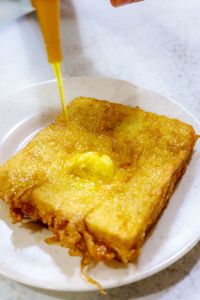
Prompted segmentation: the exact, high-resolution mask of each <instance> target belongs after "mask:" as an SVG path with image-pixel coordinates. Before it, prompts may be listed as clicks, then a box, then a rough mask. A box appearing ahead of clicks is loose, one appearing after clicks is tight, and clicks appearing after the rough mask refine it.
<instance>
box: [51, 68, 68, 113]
mask: <svg viewBox="0 0 200 300" xmlns="http://www.w3.org/2000/svg"><path fill="white" fill-rule="evenodd" d="M52 68H53V71H54V74H55V76H56V79H57V85H58V90H59V94H60V102H61V107H62V112H63V115H64V116H65V118H67V109H66V104H65V95H64V88H63V80H62V73H61V66H60V63H52Z"/></svg>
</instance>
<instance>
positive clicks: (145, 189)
mask: <svg viewBox="0 0 200 300" xmlns="http://www.w3.org/2000/svg"><path fill="white" fill-rule="evenodd" d="M197 138H198V136H197V135H196V133H195V131H194V129H193V128H192V126H190V125H188V124H185V123H183V122H181V121H179V120H176V119H170V118H168V117H165V116H159V115H157V114H154V113H150V112H145V111H143V110H142V109H140V108H138V107H135V108H132V107H128V106H125V105H120V104H114V103H110V102H107V101H99V100H96V99H92V98H84V97H79V98H76V99H75V100H73V101H72V102H71V103H70V104H69V105H68V106H67V120H66V119H64V118H63V116H62V115H60V116H58V118H57V119H56V121H55V122H54V123H53V124H51V125H50V126H49V127H47V128H45V129H43V130H41V131H40V132H39V133H38V134H37V135H36V136H35V137H34V138H33V139H32V140H31V141H30V142H29V144H28V145H27V146H26V147H25V148H24V149H22V150H21V151H20V152H19V153H18V154H16V155H15V156H14V157H12V158H11V159H9V160H8V161H7V162H6V163H5V164H3V165H2V166H1V167H0V198H2V199H3V200H4V201H6V202H8V204H9V205H10V211H11V216H12V218H13V221H14V222H17V221H21V220H22V219H23V218H24V217H27V216H28V217H29V218H30V219H32V220H33V221H42V222H43V223H44V224H46V225H48V227H49V229H50V230H52V232H53V233H54V235H55V239H56V240H57V241H58V242H59V243H60V244H61V245H62V246H65V247H67V248H69V249H70V253H71V254H72V255H82V256H83V257H88V256H89V257H92V258H93V259H95V260H97V261H99V260H104V261H105V260H111V259H113V258H117V259H118V260H121V261H123V262H128V261H131V260H133V259H134V258H135V257H136V256H137V255H138V254H139V252H140V248H141V246H142V243H143V242H144V239H145V236H146V234H147V233H148V231H149V230H150V228H151V227H152V226H153V224H155V223H156V221H157V220H158V217H159V216H160V214H161V212H162V211H163V209H164V208H165V206H166V204H167V202H168V200H169V198H170V196H171V194H172V192H173V189H174V186H175V184H176V182H177V181H178V180H179V179H180V178H181V176H182V175H183V173H184V171H185V169H186V166H187V164H188V160H189V158H190V155H191V153H192V150H193V147H194V145H195V142H196V140H197Z"/></svg>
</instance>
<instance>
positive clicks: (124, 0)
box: [110, 0, 143, 6]
mask: <svg viewBox="0 0 200 300" xmlns="http://www.w3.org/2000/svg"><path fill="white" fill-rule="evenodd" d="M110 1H111V3H112V5H113V6H121V5H125V4H130V3H135V2H140V1H143V0H110Z"/></svg>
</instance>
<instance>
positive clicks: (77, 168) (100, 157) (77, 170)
mask: <svg viewBox="0 0 200 300" xmlns="http://www.w3.org/2000/svg"><path fill="white" fill-rule="evenodd" d="M65 169H66V170H68V171H70V172H71V173H73V174H74V175H77V176H80V177H85V178H89V179H93V178H94V179H95V178H96V177H98V179H102V180H104V179H112V177H113V175H114V163H113V160H112V159H111V158H110V157H109V156H108V155H106V154H100V153H98V152H93V151H89V152H84V153H81V154H76V155H75V156H74V157H73V158H72V159H70V160H69V161H67V162H66V164H65Z"/></svg>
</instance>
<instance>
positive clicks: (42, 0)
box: [32, 0, 62, 63]
mask: <svg viewBox="0 0 200 300" xmlns="http://www.w3.org/2000/svg"><path fill="white" fill-rule="evenodd" d="M32 5H33V7H35V9H36V12H37V15H38V19H39V22H40V26H41V29H42V34H43V38H44V41H45V44H46V50H47V55H48V61H49V62H50V63H54V62H61V61H62V51H61V42H60V11H59V0H32Z"/></svg>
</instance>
